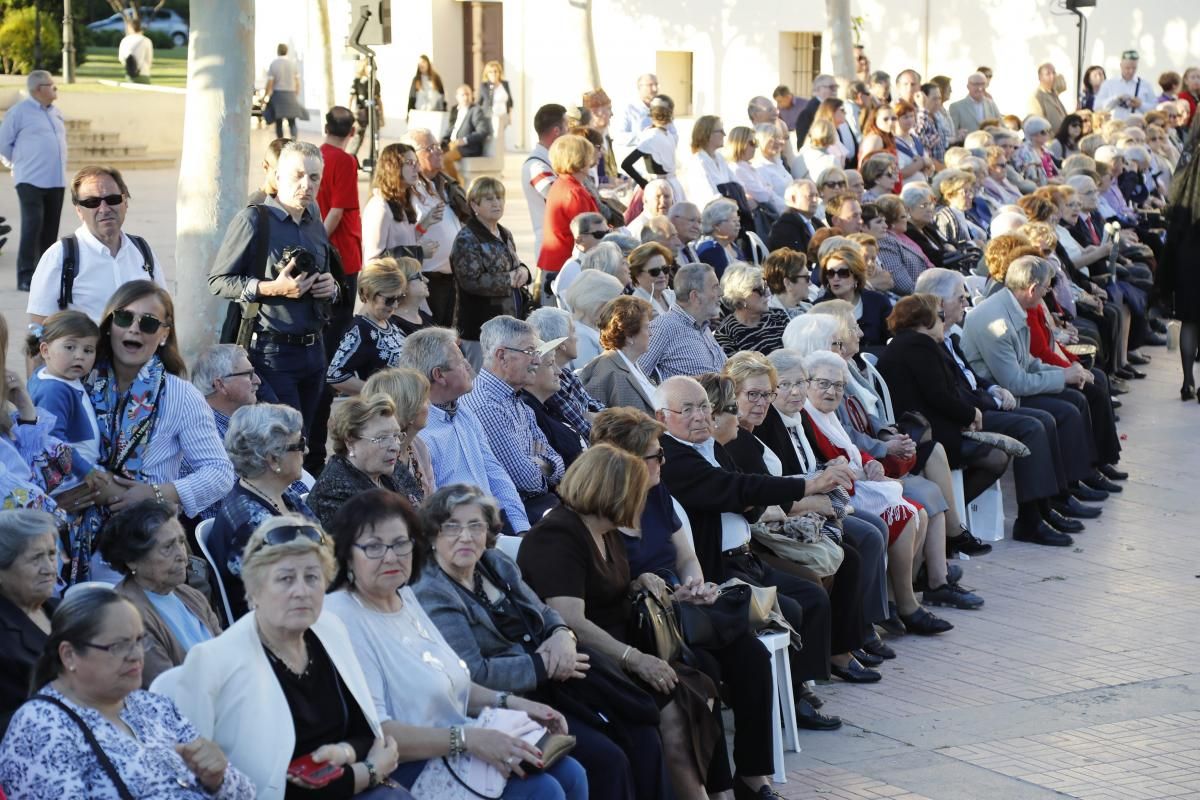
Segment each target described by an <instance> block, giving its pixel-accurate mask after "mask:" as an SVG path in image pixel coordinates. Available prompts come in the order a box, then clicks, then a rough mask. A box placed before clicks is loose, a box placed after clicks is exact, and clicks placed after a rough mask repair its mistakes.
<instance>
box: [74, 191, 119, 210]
mask: <svg viewBox="0 0 1200 800" xmlns="http://www.w3.org/2000/svg"><path fill="white" fill-rule="evenodd" d="M124 202H125V195H122V194H106V195H104V196H103V197H81V198H79V200H78V202H77V204H78V205H81V206H83V207H84V208H99V207H100V204H101V203H104V204H105V205H106V206H108V207H109V208H116V207H117V206H119V205H121V203H124Z"/></svg>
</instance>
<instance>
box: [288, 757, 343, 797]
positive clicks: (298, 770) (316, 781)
mask: <svg viewBox="0 0 1200 800" xmlns="http://www.w3.org/2000/svg"><path fill="white" fill-rule="evenodd" d="M344 771H345V770H344V769H342V767H341V766H339V765H337V764H329V763H318V762H316V761H313V757H312V753H309V754H308V755H306V756H300V758H297V759H296V760H295V761H293V762H292V763H291V764H288V775H289V776H291V777H293V778H299V779H300V780H301V781H303V782H304V783H306V784H308V785H309V786H311V787H313V788H314V789H319V788H321V787H322V786H326V785H328V784H330V783H332V782H333V781H335V780H337V779H338V778H340V777H342V773H343V772H344Z"/></svg>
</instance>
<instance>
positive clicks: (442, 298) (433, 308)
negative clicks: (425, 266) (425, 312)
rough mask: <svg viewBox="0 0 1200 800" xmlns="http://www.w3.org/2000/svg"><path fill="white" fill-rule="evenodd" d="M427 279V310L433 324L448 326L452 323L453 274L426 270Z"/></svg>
mask: <svg viewBox="0 0 1200 800" xmlns="http://www.w3.org/2000/svg"><path fill="white" fill-rule="evenodd" d="M425 277H426V279H428V281H429V299H428V300H426V301H425V302H427V303H429V312H430V313H431V314H432V315H433V324H435V325H437V326H439V327H442V328H449V327H452V326H453V325H454V291H455V290H454V276H453V275H450V274H448V273H445V272H426V273H425Z"/></svg>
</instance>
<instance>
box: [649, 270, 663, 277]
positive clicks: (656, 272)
mask: <svg viewBox="0 0 1200 800" xmlns="http://www.w3.org/2000/svg"><path fill="white" fill-rule="evenodd" d="M646 274H647V275H649V276H650V277H651V278H657V277H658V276H659V275H662V274H663V268H662V267H651V268H650V269H648V270H646Z"/></svg>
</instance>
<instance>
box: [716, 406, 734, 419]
mask: <svg viewBox="0 0 1200 800" xmlns="http://www.w3.org/2000/svg"><path fill="white" fill-rule="evenodd" d="M716 413H718V414H732V415H734V416H737V413H738V407H737V405H735V404H734V403H730V404H729V405H727V406H721V407H720V408H718V409H717V412H716Z"/></svg>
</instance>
